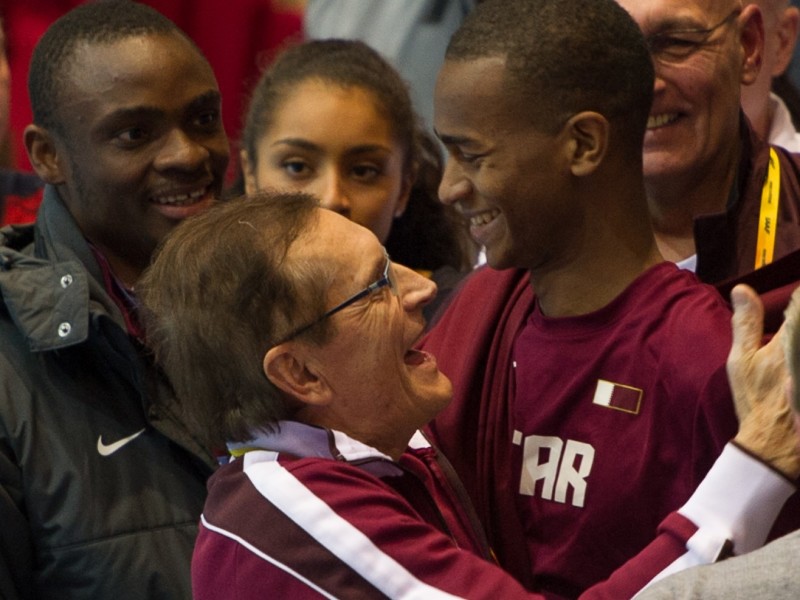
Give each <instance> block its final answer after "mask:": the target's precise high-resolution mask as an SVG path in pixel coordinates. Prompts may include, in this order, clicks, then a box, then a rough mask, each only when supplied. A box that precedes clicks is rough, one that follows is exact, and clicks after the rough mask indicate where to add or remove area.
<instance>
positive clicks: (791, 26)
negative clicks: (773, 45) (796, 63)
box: [771, 6, 800, 77]
mask: <svg viewBox="0 0 800 600" xmlns="http://www.w3.org/2000/svg"><path fill="white" fill-rule="evenodd" d="M798 31H800V9H799V8H797V7H796V6H789V7H787V8H786V9H785V10H784V11H783V13H781V15H780V16H779V17H778V26H777V27H776V35H777V36H778V51H777V56H776V57H775V64H774V66H773V68H772V73H771V75H772V76H773V77H777V76H778V75H782V74H783V72H784V71H785V70H786V69H787V68H788V67H789V63H790V62H791V60H792V55H793V53H794V46H795V44H796V43H797V33H798Z"/></svg>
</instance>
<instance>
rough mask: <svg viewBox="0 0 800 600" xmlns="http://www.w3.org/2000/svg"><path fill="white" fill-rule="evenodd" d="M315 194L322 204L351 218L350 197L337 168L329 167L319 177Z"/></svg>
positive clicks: (323, 206)
mask: <svg viewBox="0 0 800 600" xmlns="http://www.w3.org/2000/svg"><path fill="white" fill-rule="evenodd" d="M315 187H317V189H316V190H314V193H315V195H316V196H317V197H318V198H319V200H320V206H322V208H327V209H328V210H332V211H334V212H337V213H339V214H340V215H344V216H346V217H348V218H349V215H350V198H349V197H348V194H347V190H346V186H345V183H344V181H343V178H342V176H341V175H340V174H339V172H338V171H337V170H336V169H329V170H328V172H326V173H325V174H324V175H323V176H322V177H320V178H319V180H318V184H317V186H315Z"/></svg>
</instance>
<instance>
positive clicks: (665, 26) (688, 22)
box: [645, 16, 707, 37]
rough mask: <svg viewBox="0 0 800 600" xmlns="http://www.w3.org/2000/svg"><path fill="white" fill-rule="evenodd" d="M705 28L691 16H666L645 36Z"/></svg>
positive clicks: (705, 26)
mask: <svg viewBox="0 0 800 600" xmlns="http://www.w3.org/2000/svg"><path fill="white" fill-rule="evenodd" d="M706 28H707V25H705V24H704V23H700V22H698V21H697V20H696V19H695V18H694V17H691V16H683V17H680V16H679V17H673V16H668V17H665V18H664V19H662V20H661V21H658V22H657V23H656V27H654V28H652V30H651V31H650V32H649V33H648V34H647V36H651V35H661V34H663V33H670V32H673V31H675V32H680V31H692V30H695V29H706ZM647 36H645V37H647Z"/></svg>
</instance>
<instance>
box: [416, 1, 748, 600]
mask: <svg viewBox="0 0 800 600" xmlns="http://www.w3.org/2000/svg"><path fill="white" fill-rule="evenodd" d="M653 81H654V74H653V66H652V63H651V59H650V55H649V52H648V48H647V46H646V44H645V41H644V39H643V38H642V34H641V32H640V31H639V28H638V27H637V25H636V23H635V22H633V20H632V19H631V18H630V16H629V15H628V14H627V12H625V11H624V9H622V8H620V7H619V6H618V5H616V3H613V2H600V1H598V2H591V3H585V2H579V1H576V0H549V1H537V2H532V1H520V2H515V3H511V4H510V3H507V2H502V1H494V0H489V1H487V2H485V3H481V4H480V5H479V6H478V7H477V8H476V10H475V11H474V12H473V13H472V15H471V16H470V17H469V18H468V19H467V20H466V21H465V23H464V24H463V25H462V27H461V29H460V30H459V31H458V32H457V33H456V34H455V35H454V36H453V38H452V40H451V42H450V46H449V47H448V51H447V54H446V58H445V63H444V66H443V68H442V70H441V72H440V75H439V79H438V83H437V88H436V96H435V119H434V124H435V129H436V131H437V134H438V135H439V137H440V138H441V140H442V141H443V142H444V144H445V146H446V147H447V150H448V153H449V160H448V164H447V167H446V170H445V174H444V178H443V181H442V184H441V188H440V196H441V198H442V200H443V201H444V202H446V203H449V204H454V205H455V206H456V207H458V208H459V210H461V212H462V213H463V214H464V216H465V217H466V218H468V219H469V220H470V222H471V233H472V235H473V237H474V238H475V239H476V240H477V241H478V242H480V243H481V244H483V245H484V246H485V247H486V254H487V260H488V263H489V265H490V266H491V267H493V269H486V270H483V271H480V272H479V273H477V274H476V275H475V276H474V277H473V278H472V279H471V280H470V281H468V282H467V283H466V284H465V285H464V287H463V289H462V291H461V293H460V294H459V295H458V296H457V297H456V298H455V299H454V301H453V302H452V304H451V306H450V308H449V310H448V311H447V312H446V313H445V314H444V315H443V316H442V318H441V320H440V322H439V323H438V325H437V326H436V327H435V329H434V330H433V331H432V332H431V334H430V336H429V337H428V338H427V339H426V340H425V341H424V348H425V349H426V350H430V351H432V353H433V354H434V355H436V356H437V357H439V361H440V367H441V369H442V370H443V372H444V373H445V374H447V375H448V376H449V377H450V378H451V379H452V380H453V383H454V401H453V403H452V404H451V405H450V407H448V408H447V409H446V410H445V411H444V412H443V413H442V415H441V416H440V417H438V418H437V419H436V420H435V421H434V423H433V425H432V427H431V431H432V432H433V434H434V436H435V438H436V440H437V442H438V443H439V444H440V446H441V447H442V449H443V450H444V452H445V454H446V455H447V456H448V457H449V458H451V460H452V461H453V463H454V465H455V467H456V469H457V471H458V472H459V474H460V475H461V477H462V478H463V479H464V481H465V484H466V486H467V489H468V490H469V492H470V493H471V495H472V497H473V499H474V500H475V502H476V504H477V507H478V512H479V515H480V516H481V518H482V519H483V521H484V523H485V525H486V526H487V528H488V533H489V537H490V541H491V542H492V544H493V545H494V547H495V549H496V551H497V554H498V557H499V559H500V562H501V564H502V565H503V566H504V567H506V568H507V569H508V570H509V571H511V572H512V573H513V574H515V576H517V577H518V578H519V579H520V580H521V581H523V582H524V583H525V584H526V585H528V586H531V587H536V589H541V590H544V591H546V592H548V593H551V594H555V595H560V596H565V597H574V596H577V595H578V594H579V593H580V592H581V591H583V590H585V589H586V588H588V587H589V586H591V585H592V584H594V583H596V582H597V581H600V580H603V579H605V578H607V577H608V576H609V575H610V573H611V572H613V571H614V570H615V569H616V568H618V567H619V566H620V565H622V564H623V563H624V562H626V561H627V560H628V559H630V558H631V557H632V556H634V555H635V554H636V553H637V552H638V551H639V550H640V549H641V548H642V547H643V546H644V545H645V544H646V543H647V542H648V540H649V538H650V532H652V530H653V529H654V528H655V527H656V526H657V524H658V523H659V522H660V521H661V519H663V517H664V516H665V515H666V514H667V513H669V512H670V511H671V510H674V509H675V508H676V507H678V506H680V505H681V504H682V503H683V502H684V501H685V500H686V498H687V497H688V496H689V494H690V493H691V491H692V490H693V489H694V488H695V487H696V485H697V484H698V482H699V481H700V479H702V477H703V475H704V474H705V472H706V471H707V470H708V468H709V466H710V465H711V463H712V462H713V461H714V459H715V458H716V457H717V455H718V454H719V452H720V450H721V448H722V446H723V444H724V443H725V442H726V441H727V440H729V439H730V437H731V436H732V434H733V433H734V431H735V418H734V410H733V405H732V403H731V398H730V391H729V388H728V384H727V381H726V378H725V369H724V364H725V356H726V353H727V349H728V348H729V346H730V337H729V328H728V320H729V318H730V313H729V311H728V308H727V307H726V306H725V304H724V302H723V300H722V299H721V298H720V297H719V295H718V294H717V293H716V292H715V291H714V290H713V289H711V288H708V287H705V286H703V285H701V284H699V283H698V281H697V280H696V278H695V277H694V275H693V274H691V273H688V272H685V271H681V270H679V269H678V268H677V267H676V266H675V265H674V264H672V263H667V262H664V261H663V259H662V257H661V255H660V253H659V251H658V248H657V246H656V242H655V239H654V235H653V232H652V229H651V226H650V216H649V214H648V209H647V203H646V198H645V189H644V183H643V175H642V139H643V136H644V133H645V127H646V124H647V119H648V114H649V112H650V105H651V101H652V95H653ZM494 269H501V270H494Z"/></svg>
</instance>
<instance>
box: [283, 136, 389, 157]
mask: <svg viewBox="0 0 800 600" xmlns="http://www.w3.org/2000/svg"><path fill="white" fill-rule="evenodd" d="M270 145H271V146H272V147H275V146H295V147H297V148H302V149H304V150H309V151H311V152H322V147H321V146H318V145H317V144H315V143H313V142H309V141H308V140H307V139H305V138H291V137H290V138H281V139H279V140H275V141H274V142H272V144H270ZM391 151H392V150H391V148H387V147H386V146H381V145H379V144H362V145H360V146H353V147H352V148H348V150H347V152H346V153H345V155H347V156H349V155H353V154H368V153H370V152H385V153H389V152H391Z"/></svg>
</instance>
